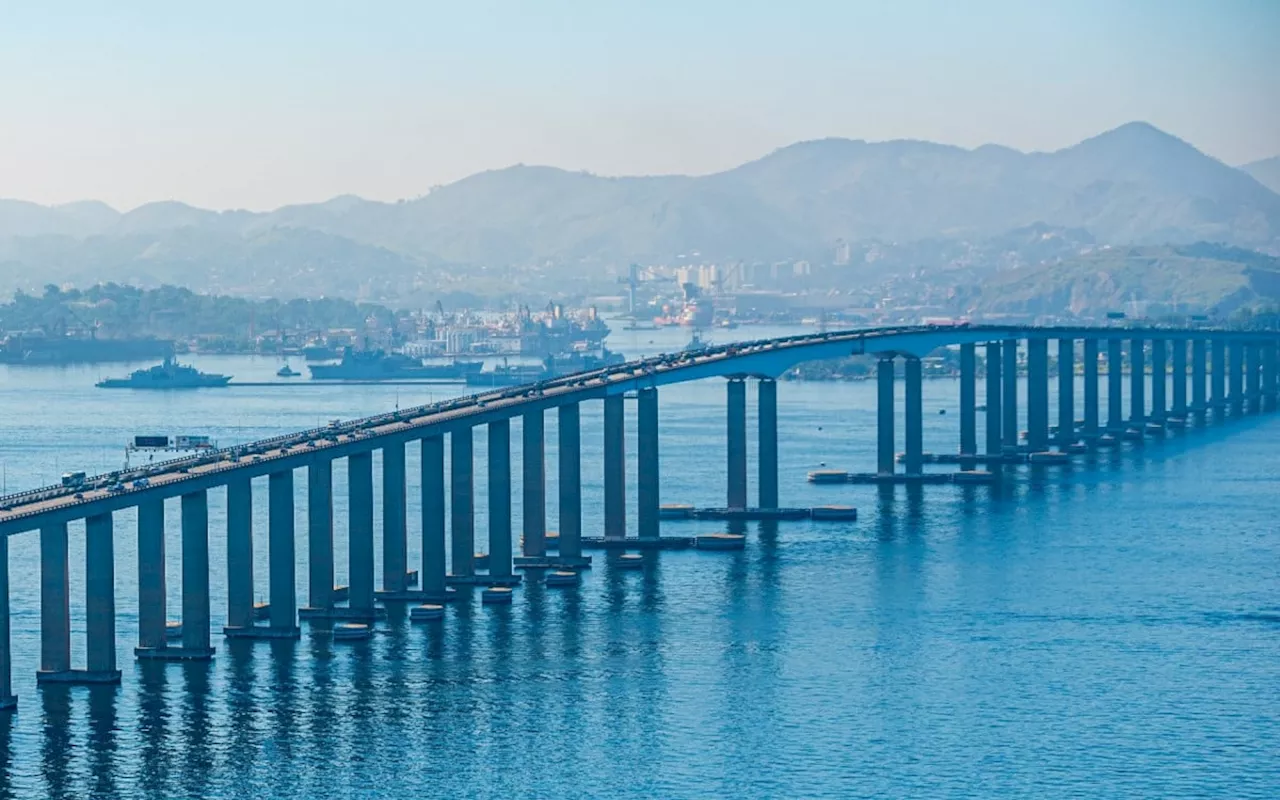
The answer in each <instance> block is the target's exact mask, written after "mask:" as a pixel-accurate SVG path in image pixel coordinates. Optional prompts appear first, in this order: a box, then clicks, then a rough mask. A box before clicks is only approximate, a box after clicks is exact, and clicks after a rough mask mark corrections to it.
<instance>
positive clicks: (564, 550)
mask: <svg viewBox="0 0 1280 800" xmlns="http://www.w3.org/2000/svg"><path fill="white" fill-rule="evenodd" d="M557 411H558V414H559V421H558V425H557V428H558V431H557V433H558V436H559V439H560V448H559V449H560V458H559V462H560V558H561V559H563V560H566V561H567V560H571V559H577V558H581V557H582V430H581V418H580V412H579V408H578V404H577V403H569V404H568V405H563V406H560V407H559V409H557Z"/></svg>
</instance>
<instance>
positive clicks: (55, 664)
mask: <svg viewBox="0 0 1280 800" xmlns="http://www.w3.org/2000/svg"><path fill="white" fill-rule="evenodd" d="M67 558H68V556H67V523H65V522H55V523H51V524H48V525H45V526H44V527H42V528H41V529H40V671H39V672H38V673H36V679H37V680H45V679H46V678H57V677H59V676H61V675H63V674H64V673H67V672H70V671H71V576H70V567H69V565H68V563H67Z"/></svg>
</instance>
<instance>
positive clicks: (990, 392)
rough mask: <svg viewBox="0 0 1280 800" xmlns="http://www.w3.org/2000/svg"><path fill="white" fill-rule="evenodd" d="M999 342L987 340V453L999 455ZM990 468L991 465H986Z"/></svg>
mask: <svg viewBox="0 0 1280 800" xmlns="http://www.w3.org/2000/svg"><path fill="white" fill-rule="evenodd" d="M1002 366H1003V365H1002V364H1001V360H1000V343H999V342H987V363H986V370H987V455H988V456H995V455H1000V453H1001V452H1002V438H1001V431H1000V419H1001V417H1002V416H1003V414H1002V409H1001V404H1000V401H1001V399H1002V397H1003V392H1004V386H1003V381H1002V380H1001V369H1000V368H1001V367H1002ZM987 468H988V469H991V466H990V465H988V466H987Z"/></svg>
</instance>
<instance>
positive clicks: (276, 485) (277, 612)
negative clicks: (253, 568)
mask: <svg viewBox="0 0 1280 800" xmlns="http://www.w3.org/2000/svg"><path fill="white" fill-rule="evenodd" d="M295 548H296V545H295V543H294V519H293V470H292V469H286V470H282V471H280V472H273V473H271V475H270V477H268V478H267V560H268V563H267V566H268V569H267V591H268V596H269V598H270V608H269V609H268V614H269V619H270V624H271V627H272V629H273V630H274V631H276V632H277V633H280V632H287V631H291V632H292V633H293V635H297V632H298V595H297V566H296V560H297V559H296V553H295Z"/></svg>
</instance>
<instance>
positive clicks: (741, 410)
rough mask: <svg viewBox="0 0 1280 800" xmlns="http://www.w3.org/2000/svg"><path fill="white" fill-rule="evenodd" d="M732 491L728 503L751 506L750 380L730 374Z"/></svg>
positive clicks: (729, 427) (730, 464) (729, 475)
mask: <svg viewBox="0 0 1280 800" xmlns="http://www.w3.org/2000/svg"><path fill="white" fill-rule="evenodd" d="M727 407H728V410H727V414H726V416H727V422H728V424H727V426H726V427H727V430H726V437H725V438H726V440H727V443H728V448H727V449H728V492H727V498H726V500H727V502H726V503H725V506H726V507H728V508H746V507H747V382H746V381H745V380H743V379H742V378H730V379H729V383H728V403H727Z"/></svg>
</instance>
